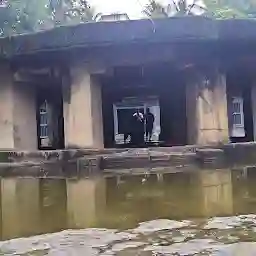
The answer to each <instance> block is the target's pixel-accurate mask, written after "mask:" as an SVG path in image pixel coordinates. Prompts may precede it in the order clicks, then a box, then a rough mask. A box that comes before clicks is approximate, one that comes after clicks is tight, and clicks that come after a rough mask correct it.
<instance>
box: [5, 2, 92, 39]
mask: <svg viewBox="0 0 256 256" xmlns="http://www.w3.org/2000/svg"><path fill="white" fill-rule="evenodd" d="M92 17H93V11H92V9H91V8H90V6H89V4H88V2H87V0H0V36H9V35H12V34H21V33H26V32H34V31H39V30H44V29H49V28H53V27H55V26H60V25H70V24H76V23H80V22H86V21H88V20H92Z"/></svg>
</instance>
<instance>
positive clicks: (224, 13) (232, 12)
mask: <svg viewBox="0 0 256 256" xmlns="http://www.w3.org/2000/svg"><path fill="white" fill-rule="evenodd" d="M204 1H205V5H206V7H207V14H208V15H210V16H213V17H215V18H218V19H227V18H255V17H256V0H204Z"/></svg>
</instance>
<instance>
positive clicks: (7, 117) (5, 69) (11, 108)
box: [0, 64, 38, 150]
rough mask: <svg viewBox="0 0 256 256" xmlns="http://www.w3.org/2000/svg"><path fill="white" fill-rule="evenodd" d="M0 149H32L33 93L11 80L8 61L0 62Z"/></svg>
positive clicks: (34, 146) (34, 144) (34, 143)
mask: <svg viewBox="0 0 256 256" xmlns="http://www.w3.org/2000/svg"><path fill="white" fill-rule="evenodd" d="M0 76H1V81H0V131H1V133H0V149H17V150H36V149H37V148H38V147H37V121H36V96H35V95H36V93H35V88H33V86H31V85H28V84H24V83H15V82H14V78H13V73H12V72H11V70H10V68H9V66H8V65H3V64H0Z"/></svg>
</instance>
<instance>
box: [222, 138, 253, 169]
mask: <svg viewBox="0 0 256 256" xmlns="http://www.w3.org/2000/svg"><path fill="white" fill-rule="evenodd" d="M223 150H224V152H225V157H226V159H227V162H228V164H229V165H244V164H247V165H248V164H256V143H255V142H249V143H236V144H227V145H225V146H224V147H223Z"/></svg>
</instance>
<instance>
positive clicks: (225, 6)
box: [143, 0, 256, 19]
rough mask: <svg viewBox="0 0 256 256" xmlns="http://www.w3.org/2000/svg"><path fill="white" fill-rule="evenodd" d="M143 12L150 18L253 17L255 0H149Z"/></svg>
mask: <svg viewBox="0 0 256 256" xmlns="http://www.w3.org/2000/svg"><path fill="white" fill-rule="evenodd" d="M200 2H201V3H200ZM143 12H144V14H146V15H147V16H150V17H152V18H161V17H170V16H177V15H181V16H182V15H183V16H184V15H193V14H201V15H206V16H209V17H214V18H217V19H227V18H255V17H256V0H203V1H199V0H194V1H193V3H191V4H188V2H187V1H186V0H170V4H168V5H167V6H164V5H162V4H161V3H160V2H159V0H149V2H148V4H147V5H146V7H145V9H144V11H143Z"/></svg>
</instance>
